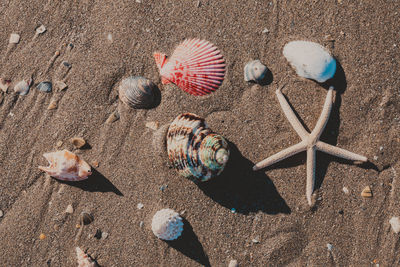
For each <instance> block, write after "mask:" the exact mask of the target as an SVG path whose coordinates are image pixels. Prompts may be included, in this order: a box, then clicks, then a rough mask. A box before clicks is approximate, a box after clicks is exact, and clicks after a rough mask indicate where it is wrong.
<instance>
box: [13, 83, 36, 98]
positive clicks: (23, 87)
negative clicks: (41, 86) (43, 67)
mask: <svg viewBox="0 0 400 267" xmlns="http://www.w3.org/2000/svg"><path fill="white" fill-rule="evenodd" d="M31 83H32V80H31V79H29V80H22V81H20V82H18V83H17V84H16V85H15V86H14V92H16V93H17V94H20V95H26V94H28V93H29V87H30V85H31Z"/></svg>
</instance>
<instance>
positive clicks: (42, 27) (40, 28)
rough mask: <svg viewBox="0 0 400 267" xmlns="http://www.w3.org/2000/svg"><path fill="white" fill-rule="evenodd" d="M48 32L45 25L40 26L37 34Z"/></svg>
mask: <svg viewBox="0 0 400 267" xmlns="http://www.w3.org/2000/svg"><path fill="white" fill-rule="evenodd" d="M45 31H46V27H45V26H44V25H40V26H39V27H37V28H36V33H37V34H42V33H44V32H45Z"/></svg>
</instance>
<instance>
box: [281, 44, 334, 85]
mask: <svg viewBox="0 0 400 267" xmlns="http://www.w3.org/2000/svg"><path fill="white" fill-rule="evenodd" d="M283 55H284V56H285V58H286V59H287V60H288V61H289V63H290V64H291V65H292V67H293V68H294V69H295V70H296V72H297V74H298V75H299V76H301V77H304V78H308V79H313V80H316V81H317V82H320V83H322V82H325V81H326V80H328V79H331V78H332V77H333V76H334V75H335V72H336V60H335V59H334V58H333V57H332V56H331V54H330V53H329V52H328V50H326V49H325V48H324V47H323V46H321V45H320V44H317V43H313V42H308V41H292V42H289V43H287V44H286V45H285V47H284V48H283Z"/></svg>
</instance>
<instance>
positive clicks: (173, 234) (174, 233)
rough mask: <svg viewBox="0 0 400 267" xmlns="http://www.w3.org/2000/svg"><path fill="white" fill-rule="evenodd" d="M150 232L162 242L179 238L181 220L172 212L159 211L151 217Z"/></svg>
mask: <svg viewBox="0 0 400 267" xmlns="http://www.w3.org/2000/svg"><path fill="white" fill-rule="evenodd" d="M151 230H152V231H153V233H154V235H155V236H157V237H158V238H160V239H162V240H175V239H177V238H178V237H180V236H181V234H182V231H183V222H182V218H181V217H180V216H179V214H178V213H177V212H176V211H174V210H171V209H162V210H159V211H157V212H156V214H154V216H153V220H152V222H151Z"/></svg>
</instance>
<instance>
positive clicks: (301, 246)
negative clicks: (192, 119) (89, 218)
mask: <svg viewBox="0 0 400 267" xmlns="http://www.w3.org/2000/svg"><path fill="white" fill-rule="evenodd" d="M139 2H140V1H139ZM297 2H298V1H211V0H200V1H188V0H179V1H177V0H160V1H149V0H142V3H138V1H133V0H125V1H124V0H115V1H94V0H83V1H51V0H49V1H20V0H16V1H2V2H1V3H0V15H1V18H2V19H1V28H2V31H1V32H0V40H2V41H1V45H0V57H1V58H2V62H1V66H0V70H1V72H0V73H1V75H2V77H3V78H5V79H11V80H12V82H13V83H15V82H18V81H20V80H21V79H24V78H26V77H29V76H30V75H33V80H34V84H37V83H39V82H41V81H51V82H53V84H54V83H55V82H56V81H58V80H62V79H64V80H65V83H66V84H67V85H68V89H67V90H65V91H62V92H55V91H53V92H52V93H48V94H46V93H43V92H39V91H38V90H37V89H36V88H35V87H34V86H33V87H32V88H31V90H30V92H29V94H28V95H26V96H18V95H16V94H14V92H13V90H12V87H10V88H9V90H8V93H7V94H2V95H1V96H0V102H2V103H1V104H0V210H2V211H3V212H4V216H3V217H2V218H0V239H1V242H0V266H46V264H47V265H48V266H76V265H77V263H76V256H75V247H76V246H79V247H81V248H82V249H83V250H86V249H88V253H89V254H91V255H92V256H94V257H97V260H98V263H99V264H100V265H101V266H200V265H208V266H209V265H211V266H228V264H229V262H230V260H232V259H235V260H237V261H238V263H239V265H240V266H282V265H286V266H305V265H308V266H370V265H371V264H380V266H395V265H399V264H400V263H399V262H400V254H399V241H398V240H399V237H398V234H395V233H394V232H393V231H392V230H391V227H390V223H389V220H390V219H391V218H392V217H396V216H400V210H399V208H398V203H399V200H400V197H399V195H400V184H399V174H400V163H399V154H400V153H399V148H400V136H399V129H400V122H399V119H400V117H399V110H400V104H399V88H400V80H399V78H398V77H399V62H400V53H399V47H400V43H399V38H400V36H399V31H398V29H399V28H400V18H399V16H400V11H399V10H400V9H399V8H400V3H399V2H397V1H348V0H343V1H333V0H332V1H307V3H303V4H301V5H300V4H298V3H297ZM41 24H43V25H45V26H46V28H47V31H46V32H45V33H43V34H41V35H39V36H38V37H37V38H36V39H35V40H33V41H32V38H33V36H34V33H35V28H36V27H38V26H40V25H41ZM265 29H268V31H264V30H265ZM263 31H264V33H263ZM11 33H18V34H20V36H21V40H20V42H19V44H17V45H16V46H15V47H14V48H13V49H12V50H11V51H10V53H9V55H8V56H7V57H5V55H6V51H7V45H8V39H9V36H10V34H11ZM192 37H196V38H202V39H206V40H209V41H211V42H212V43H214V44H215V45H216V46H217V47H218V48H219V49H220V50H221V52H222V53H223V55H224V58H225V59H226V62H227V73H226V77H225V80H224V83H223V85H222V87H221V88H219V89H218V90H217V91H216V92H215V93H213V94H211V95H209V96H207V97H203V98H199V97H195V96H191V95H189V94H187V93H185V92H183V91H182V90H180V89H178V88H177V87H176V86H174V85H168V86H163V85H161V82H160V77H159V75H158V70H157V67H156V65H155V63H154V61H153V58H152V53H153V52H154V51H161V52H165V53H167V54H169V55H170V54H171V53H172V51H173V49H174V47H175V46H176V45H177V44H178V43H179V42H180V41H182V40H183V39H185V38H192ZM297 39H302V40H309V41H315V42H318V43H320V44H322V45H324V46H325V47H327V48H328V49H329V50H330V51H332V53H333V54H334V55H335V57H336V58H337V60H338V62H339V64H340V67H339V69H338V72H337V76H336V77H335V79H334V81H333V82H334V84H335V86H336V89H337V93H336V96H335V104H334V107H333V110H332V114H331V118H330V120H329V122H328V125H327V128H326V129H325V131H324V133H323V135H322V140H323V141H325V142H328V143H330V144H333V145H337V146H339V147H342V148H344V149H348V150H350V151H353V152H355V153H359V154H362V155H365V156H367V157H368V159H369V160H370V163H368V164H364V165H361V166H360V165H355V164H353V162H349V161H344V160H340V159H338V158H335V157H331V156H328V155H326V154H323V153H318V154H317V187H316V191H315V197H314V198H315V201H316V202H315V205H314V207H313V208H309V207H308V205H307V202H306V198H305V178H306V166H305V160H306V155H305V153H301V154H299V155H296V156H294V157H292V158H290V159H287V160H285V161H282V162H281V163H279V164H276V165H274V166H272V167H270V168H268V169H265V170H263V171H260V172H253V171H252V166H253V164H254V163H256V162H258V161H260V160H262V159H264V158H266V157H267V156H270V155H272V154H274V153H276V152H278V151H280V150H281V149H284V148H286V147H288V146H290V145H293V144H295V143H297V142H298V141H299V140H300V139H299V137H298V136H297V134H296V133H295V132H294V130H293V129H292V128H291V126H290V124H289V123H288V121H287V120H286V118H285V117H284V115H283V113H282V111H281V109H280V106H279V103H278V101H277V98H276V96H275V90H276V88H277V87H278V86H282V85H284V84H286V87H285V89H284V91H283V92H284V94H285V95H286V97H287V99H288V101H289V102H290V104H291V105H292V106H293V108H294V109H295V110H296V112H297V114H298V115H299V116H300V118H301V119H302V121H303V122H304V124H305V125H306V126H307V128H308V129H313V128H314V125H315V123H316V121H317V119H318V117H319V114H320V111H321V109H322V105H323V102H324V99H325V95H326V92H327V90H326V88H327V87H326V85H323V86H321V85H319V84H317V83H315V82H313V81H310V80H304V79H301V78H299V77H298V76H297V75H296V74H295V72H294V70H293V69H292V68H291V67H290V66H289V65H288V63H287V62H286V60H285V58H284V57H283V56H282V48H283V46H284V45H285V43H287V42H288V41H291V40H297ZM69 43H72V44H73V48H72V49H71V50H68V49H67V48H66V46H65V45H64V44H69ZM57 50H60V55H59V56H58V57H57V58H56V60H55V62H54V64H53V65H52V66H51V67H50V69H49V71H48V73H45V70H46V68H47V65H48V62H49V60H50V58H51V57H52V56H53V55H54V53H55V52H56V51H57ZM253 59H260V60H261V61H262V62H263V63H264V64H266V65H267V66H268V68H269V69H270V70H271V73H272V75H271V77H270V82H269V84H266V85H263V86H260V85H257V84H251V83H247V82H245V81H244V80H243V67H244V65H245V63H246V62H248V61H249V60H253ZM63 61H67V62H69V63H70V64H71V66H72V67H71V69H69V71H68V72H67V69H66V68H65V67H63V65H62V62H63ZM131 75H141V76H145V77H147V78H149V79H151V80H152V81H154V82H155V83H157V84H158V86H159V87H160V90H161V103H160V104H159V105H158V106H157V107H156V108H154V109H150V110H132V109H129V108H127V107H125V106H123V105H121V103H118V97H117V95H118V94H117V88H118V83H119V82H120V80H121V79H123V78H125V77H128V76H131ZM1 99H2V100H1ZM52 99H57V100H58V108H57V109H54V110H47V106H48V105H49V103H50V101H51V100H52ZM116 109H118V110H119V112H120V116H121V118H120V120H118V121H116V122H114V123H112V124H106V123H105V121H106V120H107V118H108V116H109V115H110V114H111V113H112V112H113V111H114V110H116ZM183 112H193V113H196V114H198V115H200V116H202V117H204V118H205V119H206V121H207V123H208V124H209V125H210V127H211V128H212V129H213V130H214V131H215V132H217V133H220V134H222V135H224V136H225V137H226V138H227V139H228V140H229V141H230V146H231V158H230V162H229V163H228V166H227V168H226V170H225V171H224V173H223V174H222V175H221V176H220V177H218V178H216V179H215V180H213V181H210V182H209V183H206V184H202V185H200V186H198V185H196V184H194V183H193V182H192V181H190V180H188V179H185V178H183V177H180V176H178V174H177V172H176V171H175V170H174V169H171V168H170V166H169V163H168V160H167V155H166V153H165V146H164V144H163V134H165V129H166V127H168V126H167V125H168V123H170V122H171V121H172V120H173V119H174V118H175V117H176V116H178V115H179V114H181V113H183ZM151 121H157V122H159V124H160V129H159V130H157V131H154V130H152V129H149V128H147V127H145V124H146V123H147V122H151ZM74 136H78V137H83V138H84V139H85V140H86V141H87V142H88V144H89V148H85V149H79V150H74V149H73V147H72V145H71V144H70V143H69V139H70V138H72V137H74ZM59 141H62V145H61V146H60V147H58V148H57V143H58V142H59ZM63 148H66V149H70V150H73V151H74V152H76V153H77V154H78V155H80V156H82V157H83V158H84V159H85V160H86V161H87V162H89V163H91V164H92V166H94V165H96V164H94V162H98V167H94V169H95V173H94V174H93V175H92V176H91V177H90V179H88V180H86V181H83V182H80V183H63V182H60V181H58V180H55V179H52V178H50V177H46V175H45V174H44V173H42V172H41V171H40V170H39V169H38V168H37V167H38V166H39V165H45V164H46V160H45V159H44V157H42V154H43V153H45V152H49V151H55V150H57V149H63ZM166 185H167V186H168V187H166V188H165V189H164V190H160V187H162V186H166ZM368 185H369V186H370V187H371V189H372V192H373V197H372V198H368V199H364V198H362V197H361V196H360V193H361V191H362V190H363V188H364V187H366V186H368ZM343 187H346V188H347V189H348V191H349V193H348V194H346V193H344V192H343ZM138 203H142V204H143V205H144V206H143V208H142V209H138V208H137V204H138ZM68 205H72V206H73V209H74V211H73V213H72V214H69V213H65V209H66V208H67V206H68ZM161 208H172V209H174V210H176V211H178V212H181V213H183V215H182V216H183V217H184V218H185V220H186V228H185V230H184V237H183V238H182V239H181V240H179V241H176V242H169V243H167V242H163V241H161V240H158V239H157V238H156V237H155V236H154V235H153V234H152V232H151V228H150V224H151V218H152V216H153V214H154V213H155V212H156V211H157V210H158V209H161ZM232 209H235V210H236V211H235V212H232ZM82 211H88V212H90V213H91V214H93V216H94V221H93V222H92V223H91V224H89V225H86V226H85V227H84V228H83V230H82V232H81V235H78V233H79V229H77V228H76V224H77V223H78V222H79V215H80V213H81V212H82ZM98 229H99V230H101V231H102V232H106V233H108V237H107V238H106V239H97V238H95V237H94V236H95V234H96V231H97V230H98ZM42 233H43V234H44V235H45V238H44V239H43V240H40V239H39V236H40V234H42ZM328 248H329V249H328Z"/></svg>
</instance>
